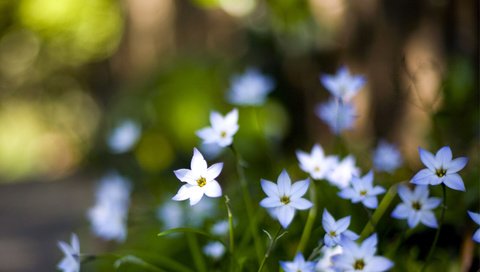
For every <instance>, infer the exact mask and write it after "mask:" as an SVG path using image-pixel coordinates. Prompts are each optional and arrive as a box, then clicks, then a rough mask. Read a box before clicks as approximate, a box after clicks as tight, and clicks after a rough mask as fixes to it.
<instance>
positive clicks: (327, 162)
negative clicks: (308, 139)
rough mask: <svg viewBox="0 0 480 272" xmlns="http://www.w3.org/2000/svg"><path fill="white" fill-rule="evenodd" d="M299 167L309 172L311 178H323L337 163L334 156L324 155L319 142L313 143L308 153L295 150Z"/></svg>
mask: <svg viewBox="0 0 480 272" xmlns="http://www.w3.org/2000/svg"><path fill="white" fill-rule="evenodd" d="M297 158H298V161H299V162H300V168H301V169H302V170H303V171H305V172H307V173H308V174H310V176H311V177H312V178H313V179H316V180H319V179H324V178H325V177H326V176H327V174H328V173H330V171H332V169H333V167H334V166H335V165H336V164H337V160H338V159H337V158H336V157H335V156H325V155H324V153H323V149H322V147H321V146H320V145H319V144H315V145H314V146H313V148H312V151H311V153H310V154H308V153H305V152H303V151H300V150H298V151H297Z"/></svg>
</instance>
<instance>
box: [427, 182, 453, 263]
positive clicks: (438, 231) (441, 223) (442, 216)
mask: <svg viewBox="0 0 480 272" xmlns="http://www.w3.org/2000/svg"><path fill="white" fill-rule="evenodd" d="M442 193H443V200H442V213H441V214H440V224H439V226H438V229H437V232H436V233H435V238H434V239H433V243H432V246H431V247H430V251H429V252H428V255H427V259H426V260H425V264H423V267H422V270H421V271H422V272H423V271H425V269H427V266H428V263H429V262H430V259H431V258H432V256H433V253H434V252H435V247H436V246H437V242H438V237H440V231H441V229H442V225H443V218H444V216H445V210H446V209H447V192H446V188H445V184H444V183H442Z"/></svg>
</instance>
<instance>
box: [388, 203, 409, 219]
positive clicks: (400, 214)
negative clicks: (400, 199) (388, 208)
mask: <svg viewBox="0 0 480 272" xmlns="http://www.w3.org/2000/svg"><path fill="white" fill-rule="evenodd" d="M411 211H412V210H411V209H410V208H409V207H408V206H407V205H406V204H405V203H400V204H398V205H397V207H395V209H394V210H393V212H392V217H393V218H397V219H405V218H407V217H408V215H409V214H410V212H411Z"/></svg>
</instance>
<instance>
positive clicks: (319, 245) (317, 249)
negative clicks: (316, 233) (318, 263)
mask: <svg viewBox="0 0 480 272" xmlns="http://www.w3.org/2000/svg"><path fill="white" fill-rule="evenodd" d="M322 247H323V239H322V240H321V242H320V243H319V244H318V246H317V247H316V248H314V249H313V250H312V254H310V256H308V259H307V261H313V259H315V257H317V255H318V254H319V253H320V251H321V250H322Z"/></svg>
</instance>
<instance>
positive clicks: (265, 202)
mask: <svg viewBox="0 0 480 272" xmlns="http://www.w3.org/2000/svg"><path fill="white" fill-rule="evenodd" d="M260 206H262V207H264V208H275V207H280V206H283V204H282V202H280V199H279V198H278V197H266V198H264V199H262V201H260Z"/></svg>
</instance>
